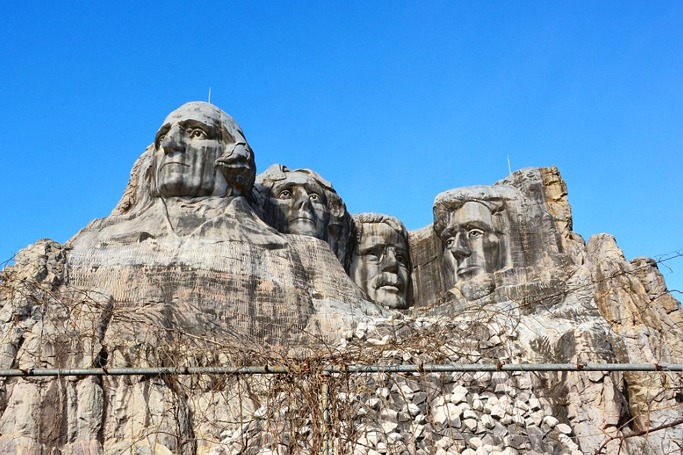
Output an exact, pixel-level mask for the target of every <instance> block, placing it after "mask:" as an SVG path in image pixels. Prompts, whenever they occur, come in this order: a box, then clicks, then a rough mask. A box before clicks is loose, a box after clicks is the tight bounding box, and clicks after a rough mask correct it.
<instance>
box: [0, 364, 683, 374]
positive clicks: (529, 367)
mask: <svg viewBox="0 0 683 455" xmlns="http://www.w3.org/2000/svg"><path fill="white" fill-rule="evenodd" d="M485 371H577V372H580V371H671V372H683V364H680V363H678V364H674V363H662V364H659V363H500V364H482V363H471V364H457V363H456V364H444V365H347V366H326V367H324V368H322V369H321V370H320V371H318V373H320V374H326V375H329V374H338V373H453V372H461V373H466V372H470V373H473V372H485ZM315 372H316V371H315V370H312V369H311V370H297V369H291V368H287V367H286V366H282V365H265V366H249V367H159V368H31V369H20V368H15V369H9V370H0V377H38V376H40V377H45V376H136V375H143V376H168V375H195V374H227V375H252V374H269V375H275V374H290V373H291V374H310V373H315Z"/></svg>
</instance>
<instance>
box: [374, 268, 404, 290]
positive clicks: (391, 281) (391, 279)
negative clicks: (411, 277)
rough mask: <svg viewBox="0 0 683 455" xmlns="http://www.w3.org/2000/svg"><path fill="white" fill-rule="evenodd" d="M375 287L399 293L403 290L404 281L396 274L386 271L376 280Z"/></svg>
mask: <svg viewBox="0 0 683 455" xmlns="http://www.w3.org/2000/svg"><path fill="white" fill-rule="evenodd" d="M375 288H376V289H378V290H379V289H382V290H385V291H387V292H396V293H398V292H402V291H403V282H402V281H401V280H400V279H399V277H397V276H396V275H393V274H387V273H386V272H385V273H384V274H383V275H380V277H379V279H378V280H377V281H376V282H375Z"/></svg>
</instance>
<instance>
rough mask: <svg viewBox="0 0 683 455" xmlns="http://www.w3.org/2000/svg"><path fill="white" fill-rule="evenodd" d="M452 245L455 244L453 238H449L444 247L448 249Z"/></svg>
mask: <svg viewBox="0 0 683 455" xmlns="http://www.w3.org/2000/svg"><path fill="white" fill-rule="evenodd" d="M454 244H455V238H453V237H449V238H448V239H447V240H446V246H447V247H449V248H450V247H452V246H453V245H454Z"/></svg>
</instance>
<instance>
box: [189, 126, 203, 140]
mask: <svg viewBox="0 0 683 455" xmlns="http://www.w3.org/2000/svg"><path fill="white" fill-rule="evenodd" d="M187 134H188V136H190V138H191V139H206V131H204V130H203V129H201V128H192V129H191V130H189V131H188V132H187Z"/></svg>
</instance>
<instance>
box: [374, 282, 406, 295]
mask: <svg viewBox="0 0 683 455" xmlns="http://www.w3.org/2000/svg"><path fill="white" fill-rule="evenodd" d="M379 289H381V290H383V291H385V292H391V293H394V294H398V293H399V292H400V291H401V289H400V288H399V287H397V286H393V285H391V284H385V285H384V286H380V287H379Z"/></svg>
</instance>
